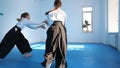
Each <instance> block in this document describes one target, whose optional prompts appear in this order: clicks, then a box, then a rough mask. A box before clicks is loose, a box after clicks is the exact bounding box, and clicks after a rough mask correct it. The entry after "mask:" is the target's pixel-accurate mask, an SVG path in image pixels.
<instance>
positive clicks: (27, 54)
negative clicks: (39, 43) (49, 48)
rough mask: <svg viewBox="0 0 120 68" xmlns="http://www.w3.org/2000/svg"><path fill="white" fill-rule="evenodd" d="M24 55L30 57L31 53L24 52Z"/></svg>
mask: <svg viewBox="0 0 120 68" xmlns="http://www.w3.org/2000/svg"><path fill="white" fill-rule="evenodd" d="M24 56H25V58H29V57H31V56H32V55H31V54H29V53H25V54H24Z"/></svg>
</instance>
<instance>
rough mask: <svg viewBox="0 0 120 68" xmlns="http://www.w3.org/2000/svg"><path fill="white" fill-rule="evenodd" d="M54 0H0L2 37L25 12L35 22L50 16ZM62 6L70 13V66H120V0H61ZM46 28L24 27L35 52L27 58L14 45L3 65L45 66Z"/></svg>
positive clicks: (0, 63) (7, 67)
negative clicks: (42, 63) (48, 12)
mask: <svg viewBox="0 0 120 68" xmlns="http://www.w3.org/2000/svg"><path fill="white" fill-rule="evenodd" d="M53 2H54V0H0V41H2V39H3V37H4V35H5V34H6V33H7V31H9V29H11V28H12V27H13V26H14V25H16V23H17V20H16V18H19V17H20V15H21V13H23V12H29V13H30V16H31V21H33V22H42V21H44V20H45V19H47V17H46V16H45V12H46V11H48V10H50V9H51V8H53ZM62 9H63V10H64V11H65V12H66V14H67V21H66V22H65V27H66V28H67V39H68V48H67V62H68V68H73V67H74V68H120V27H119V26H120V24H119V23H120V20H119V19H120V17H119V16H120V1H119V0H62ZM85 20H86V21H85ZM86 22H88V25H87V24H86ZM85 25H86V26H85ZM46 31H47V28H46V29H45V30H44V29H34V30H32V29H29V28H25V29H23V30H22V33H23V34H24V36H25V37H26V38H27V39H28V40H29V42H30V44H31V47H32V48H33V51H32V52H31V54H32V55H33V56H32V57H30V58H24V57H23V55H21V54H20V52H19V51H18V49H17V48H16V47H14V49H13V50H12V51H11V52H10V53H9V54H8V55H7V57H6V58H5V59H3V60H2V59H0V68H10V67H11V68H33V67H34V68H44V67H42V66H41V65H40V63H41V62H42V61H43V60H44V57H43V55H44V50H45V41H46ZM51 68H55V63H53V64H52V67H51Z"/></svg>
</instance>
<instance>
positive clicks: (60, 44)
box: [41, 0, 67, 68]
mask: <svg viewBox="0 0 120 68" xmlns="http://www.w3.org/2000/svg"><path fill="white" fill-rule="evenodd" d="M61 5H62V3H61V1H60V0H55V2H54V9H52V10H50V11H48V12H46V15H47V18H48V20H47V21H46V22H48V25H50V27H49V28H48V30H47V39H46V49H45V55H44V58H45V60H44V61H43V62H42V63H41V65H42V66H44V67H46V68H50V67H51V64H52V63H53V60H54V59H55V61H56V68H66V67H67V63H66V48H67V36H66V28H65V21H66V13H65V12H64V11H63V10H62V9H61Z"/></svg>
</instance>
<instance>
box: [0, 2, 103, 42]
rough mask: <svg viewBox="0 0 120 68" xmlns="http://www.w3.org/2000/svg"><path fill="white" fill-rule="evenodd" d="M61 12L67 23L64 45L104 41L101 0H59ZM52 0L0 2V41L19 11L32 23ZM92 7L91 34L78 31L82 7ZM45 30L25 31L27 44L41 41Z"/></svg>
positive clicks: (49, 5) (38, 20)
mask: <svg viewBox="0 0 120 68" xmlns="http://www.w3.org/2000/svg"><path fill="white" fill-rule="evenodd" d="M62 2H63V9H64V10H65V11H66V13H67V16H68V19H67V20H68V21H67V22H66V27H67V32H68V33H67V34H68V42H89V43H102V42H103V39H104V30H105V29H104V23H105V22H104V8H103V7H104V6H103V5H102V4H103V2H104V0H62ZM52 4H53V2H52V0H49V1H48V0H1V1H0V11H2V12H3V13H4V16H0V23H1V25H0V40H2V38H3V36H4V35H5V33H6V32H7V31H8V30H9V29H10V28H11V27H13V26H14V25H15V24H16V22H17V21H16V18H18V17H19V16H20V14H21V13H22V12H25V11H27V12H29V13H30V14H31V20H32V21H35V22H41V21H43V20H44V19H45V18H46V16H45V15H44V13H45V12H46V11H47V10H49V9H51V8H52V7H53V5H52ZM84 6H93V28H94V29H93V32H92V33H83V32H82V27H81V25H82V7H84ZM45 32H46V30H42V29H37V30H31V29H28V28H25V29H24V30H23V33H24V35H25V37H26V38H27V39H28V40H29V41H30V42H31V43H33V42H40V41H45V39H46V33H45Z"/></svg>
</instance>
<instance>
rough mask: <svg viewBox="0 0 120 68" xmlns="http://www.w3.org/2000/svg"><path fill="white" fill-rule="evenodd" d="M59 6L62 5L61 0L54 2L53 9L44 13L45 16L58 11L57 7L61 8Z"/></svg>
mask: <svg viewBox="0 0 120 68" xmlns="http://www.w3.org/2000/svg"><path fill="white" fill-rule="evenodd" d="M61 5H62V2H61V0H55V2H54V8H53V9H52V10H50V11H48V12H46V13H45V15H48V14H49V13H50V12H52V11H55V10H56V9H58V8H59V7H61Z"/></svg>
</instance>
